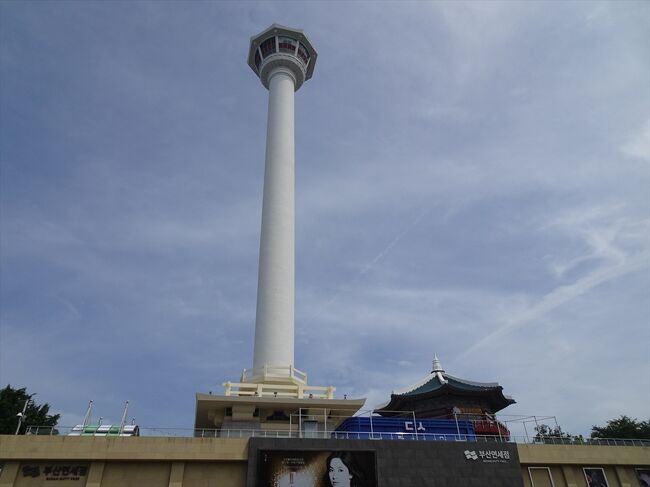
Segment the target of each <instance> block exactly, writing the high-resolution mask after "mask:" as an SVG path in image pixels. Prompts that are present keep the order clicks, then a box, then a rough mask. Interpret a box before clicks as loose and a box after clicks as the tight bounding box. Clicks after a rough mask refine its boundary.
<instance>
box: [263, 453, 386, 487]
mask: <svg viewBox="0 0 650 487" xmlns="http://www.w3.org/2000/svg"><path fill="white" fill-rule="evenodd" d="M257 479H258V480H257V485H258V486H260V487H262V486H263V487H376V485H377V475H376V460H375V452H373V451H282V450H272V451H269V450H260V452H259V460H258V474H257Z"/></svg>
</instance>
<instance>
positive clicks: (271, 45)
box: [260, 36, 276, 58]
mask: <svg viewBox="0 0 650 487" xmlns="http://www.w3.org/2000/svg"><path fill="white" fill-rule="evenodd" d="M260 51H262V57H264V58H266V57H267V56H270V55H271V54H274V53H275V52H276V50H275V36H274V37H269V38H268V39H266V40H265V41H264V42H262V44H260Z"/></svg>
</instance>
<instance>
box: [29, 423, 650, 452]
mask: <svg viewBox="0 0 650 487" xmlns="http://www.w3.org/2000/svg"><path fill="white" fill-rule="evenodd" d="M73 430H74V427H71V426H54V427H52V426H28V427H27V431H26V433H25V434H26V435H38V436H68V435H70V433H73ZM139 431H140V436H142V437H175V438H192V437H193V438H226V439H228V438H230V439H236V438H260V437H261V438H320V439H337V440H367V439H370V440H396V441H399V440H410V441H463V442H471V443H519V444H538V445H541V444H544V445H587V446H589V445H592V446H637V447H650V440H649V439H628V438H584V439H582V438H566V437H557V436H544V437H539V438H530V437H527V436H510V438H509V439H506V438H504V437H499V436H494V435H462V434H461V435H456V434H436V433H418V434H415V433H392V432H391V433H386V432H377V431H317V432H316V431H314V432H300V431H295V430H294V431H289V430H261V429H190V428H151V427H147V428H142V427H141V428H140V429H139ZM80 436H105V437H111V436H120V435H111V434H106V435H92V434H89V435H80Z"/></svg>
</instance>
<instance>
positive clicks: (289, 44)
mask: <svg viewBox="0 0 650 487" xmlns="http://www.w3.org/2000/svg"><path fill="white" fill-rule="evenodd" d="M278 44H279V47H280V52H286V53H289V54H293V53H295V52H296V44H297V41H296V40H295V39H292V38H291V37H284V36H282V37H278Z"/></svg>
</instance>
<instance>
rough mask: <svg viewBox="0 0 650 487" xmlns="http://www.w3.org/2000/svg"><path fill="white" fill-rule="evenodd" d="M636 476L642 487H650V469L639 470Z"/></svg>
mask: <svg viewBox="0 0 650 487" xmlns="http://www.w3.org/2000/svg"><path fill="white" fill-rule="evenodd" d="M636 476H637V477H638V478H639V484H640V485H641V487H650V468H637V469H636Z"/></svg>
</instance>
